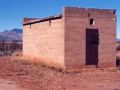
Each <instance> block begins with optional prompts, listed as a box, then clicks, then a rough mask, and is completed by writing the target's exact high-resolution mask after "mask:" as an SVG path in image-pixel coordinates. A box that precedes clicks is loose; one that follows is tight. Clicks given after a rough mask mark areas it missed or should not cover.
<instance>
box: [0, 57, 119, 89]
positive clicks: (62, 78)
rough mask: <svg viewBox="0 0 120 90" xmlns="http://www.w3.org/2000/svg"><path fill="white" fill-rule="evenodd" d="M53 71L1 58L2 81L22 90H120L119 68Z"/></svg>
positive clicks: (36, 65) (36, 64) (38, 65)
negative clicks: (7, 81) (15, 85)
mask: <svg viewBox="0 0 120 90" xmlns="http://www.w3.org/2000/svg"><path fill="white" fill-rule="evenodd" d="M52 69H54V68H48V67H45V66H43V65H41V64H39V63H31V62H26V61H21V60H11V59H10V58H9V57H1V58H0V78H1V79H2V80H3V79H5V80H10V81H11V82H14V83H16V84H17V85H18V86H19V87H20V88H21V90H23V88H26V89H27V90H120V70H119V69H118V68H109V69H91V70H81V71H76V72H61V71H56V70H52ZM2 90H4V89H2ZM13 90H14V89H13ZM16 90H17V89H16Z"/></svg>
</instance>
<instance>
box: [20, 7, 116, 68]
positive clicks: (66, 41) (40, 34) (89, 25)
mask: <svg viewBox="0 0 120 90" xmlns="http://www.w3.org/2000/svg"><path fill="white" fill-rule="evenodd" d="M116 21H117V20H116V10H115V9H96V8H79V7H63V8H62V14H58V15H55V16H49V17H45V18H24V19H23V23H22V24H23V56H24V57H25V58H31V59H33V60H37V61H40V62H43V63H45V64H47V65H50V66H54V67H57V68H62V69H63V70H76V69H85V68H97V67H98V68H107V67H115V66H116Z"/></svg>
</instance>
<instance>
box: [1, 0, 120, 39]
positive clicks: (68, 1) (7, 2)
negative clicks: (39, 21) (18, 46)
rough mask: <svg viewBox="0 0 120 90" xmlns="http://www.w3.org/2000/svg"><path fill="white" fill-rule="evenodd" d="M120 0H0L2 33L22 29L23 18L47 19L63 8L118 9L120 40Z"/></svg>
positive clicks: (118, 35) (118, 34)
mask: <svg viewBox="0 0 120 90" xmlns="http://www.w3.org/2000/svg"><path fill="white" fill-rule="evenodd" d="M119 4H120V0H0V31H3V30H6V29H7V30H10V29H13V28H22V25H21V22H22V18H23V17H39V18H40V17H46V16H50V15H54V14H59V13H62V6H78V7H88V8H107V9H117V13H116V14H117V38H120V26H119V24H120V16H119V15H120V5H119Z"/></svg>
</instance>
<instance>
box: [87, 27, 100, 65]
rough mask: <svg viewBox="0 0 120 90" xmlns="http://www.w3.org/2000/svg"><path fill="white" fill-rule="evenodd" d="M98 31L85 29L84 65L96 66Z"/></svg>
mask: <svg viewBox="0 0 120 90" xmlns="http://www.w3.org/2000/svg"><path fill="white" fill-rule="evenodd" d="M98 45H99V33H98V29H86V65H98Z"/></svg>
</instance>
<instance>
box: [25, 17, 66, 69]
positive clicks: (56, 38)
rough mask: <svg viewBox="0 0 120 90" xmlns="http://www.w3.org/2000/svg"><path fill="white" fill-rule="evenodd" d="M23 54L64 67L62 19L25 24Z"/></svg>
mask: <svg viewBox="0 0 120 90" xmlns="http://www.w3.org/2000/svg"><path fill="white" fill-rule="evenodd" d="M23 55H24V57H26V58H31V59H33V60H38V61H41V62H43V63H45V64H48V65H51V66H56V67H58V68H64V29H63V21H62V18H61V19H55V20H51V22H50V20H48V21H44V22H38V23H33V24H28V25H24V26H23Z"/></svg>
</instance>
